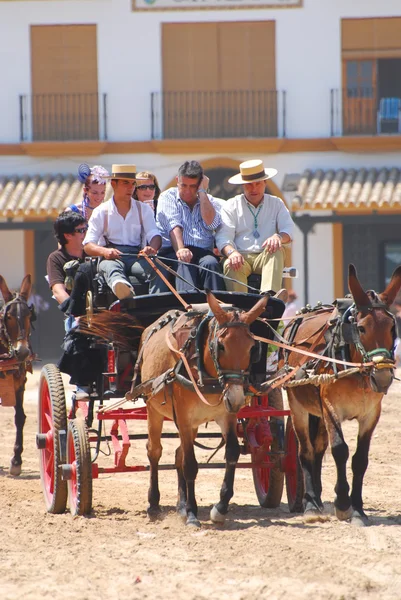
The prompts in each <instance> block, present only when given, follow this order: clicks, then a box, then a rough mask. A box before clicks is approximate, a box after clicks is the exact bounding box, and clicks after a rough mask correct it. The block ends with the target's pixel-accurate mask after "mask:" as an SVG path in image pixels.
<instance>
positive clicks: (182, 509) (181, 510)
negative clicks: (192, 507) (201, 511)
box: [177, 505, 188, 521]
mask: <svg viewBox="0 0 401 600" xmlns="http://www.w3.org/2000/svg"><path fill="white" fill-rule="evenodd" d="M177 515H178V516H179V517H180V519H182V520H183V521H186V520H187V518H188V513H187V509H186V506H185V505H182V506H181V505H177Z"/></svg>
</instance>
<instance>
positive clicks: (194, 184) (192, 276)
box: [156, 160, 225, 292]
mask: <svg viewBox="0 0 401 600" xmlns="http://www.w3.org/2000/svg"><path fill="white" fill-rule="evenodd" d="M208 185H209V179H208V177H206V175H205V174H204V172H203V169H202V166H201V165H200V164H199V163H198V162H197V161H196V160H191V161H186V162H185V163H184V164H182V165H181V166H180V168H179V169H178V175H177V187H175V188H170V189H168V190H166V191H165V192H163V193H162V194H161V195H160V197H159V201H158V205H157V214H156V223H157V226H158V228H159V230H160V233H161V236H162V249H161V250H160V251H159V256H161V257H166V258H174V259H178V260H179V261H180V262H179V263H178V266H177V267H176V270H177V275H179V276H181V277H182V278H183V279H185V280H186V281H182V280H181V279H180V278H179V277H177V283H176V287H177V291H179V292H184V291H194V290H195V288H196V287H197V288H201V289H203V288H209V289H211V290H224V289H225V286H224V282H223V279H222V277H220V276H219V275H218V273H221V269H220V265H219V261H218V259H217V258H216V256H215V255H214V254H213V248H214V234H215V230H216V229H217V227H219V225H220V224H221V217H220V205H219V204H218V202H216V201H215V200H214V199H213V197H212V196H210V195H209V194H208V193H207V188H208ZM166 264H168V266H173V265H174V263H171V262H168V261H166ZM193 265H199V266H200V267H206V268H207V269H208V271H203V270H202V269H198V268H197V267H196V266H193ZM163 274H164V273H163ZM156 285H157V288H158V291H159V292H163V291H167V288H166V286H165V284H164V283H163V282H162V281H160V282H159V283H158V284H156Z"/></svg>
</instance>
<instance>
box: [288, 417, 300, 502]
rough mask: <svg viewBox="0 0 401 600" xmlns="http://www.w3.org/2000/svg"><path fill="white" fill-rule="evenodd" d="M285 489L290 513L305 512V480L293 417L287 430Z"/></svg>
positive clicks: (289, 420)
mask: <svg viewBox="0 0 401 600" xmlns="http://www.w3.org/2000/svg"><path fill="white" fill-rule="evenodd" d="M284 444H285V454H286V456H285V487H286V491H287V500H288V508H289V509H290V512H303V497H304V478H303V473H302V467H301V464H300V462H299V457H298V440H297V438H296V435H295V431H294V428H293V426H292V420H291V417H288V419H287V425H286V428H285V440H284Z"/></svg>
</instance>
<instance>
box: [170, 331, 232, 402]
mask: <svg viewBox="0 0 401 600" xmlns="http://www.w3.org/2000/svg"><path fill="white" fill-rule="evenodd" d="M169 333H170V332H169V331H166V344H167V346H168V347H169V349H170V350H171V351H172V352H174V353H175V354H178V356H179V357H180V358H181V360H182V362H183V363H184V366H185V369H186V371H187V373H188V376H189V378H190V380H191V381H192V385H193V386H194V389H195V392H196V394H197V395H198V397H199V398H200V400H201V401H202V402H203V403H204V404H207V406H218V405H219V404H221V401H222V399H223V396H224V392H225V389H226V388H224V390H223V393H222V394H221V396H220V398H219V401H218V402H217V403H216V404H212V403H210V402H208V401H207V400H206V398H205V397H204V395H203V394H202V392H201V391H200V389H199V387H198V385H197V383H196V381H195V378H194V376H193V375H192V371H191V367H190V366H189V363H188V361H187V357H186V356H185V354H184V353H183V352H181V350H178V349H177V348H174V346H173V345H172V344H171V342H170V336H169ZM226 387H227V386H226Z"/></svg>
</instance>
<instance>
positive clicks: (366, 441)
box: [351, 405, 381, 526]
mask: <svg viewBox="0 0 401 600" xmlns="http://www.w3.org/2000/svg"><path fill="white" fill-rule="evenodd" d="M380 411H381V407H380V405H379V406H378V410H377V411H376V412H375V413H374V414H373V415H369V417H370V418H365V419H363V420H362V421H360V422H359V431H358V442H357V447H356V450H355V454H354V456H353V457H352V474H353V477H352V491H351V503H352V508H353V514H352V518H351V522H352V524H355V525H362V526H363V525H367V524H368V517H367V516H366V514H365V513H364V511H363V500H362V486H363V478H364V476H365V473H366V469H367V468H368V464H369V448H370V442H371V439H372V435H373V431H374V430H375V427H376V425H377V423H378V421H379V418H380Z"/></svg>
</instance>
